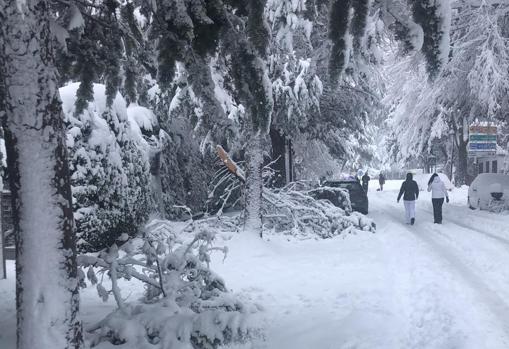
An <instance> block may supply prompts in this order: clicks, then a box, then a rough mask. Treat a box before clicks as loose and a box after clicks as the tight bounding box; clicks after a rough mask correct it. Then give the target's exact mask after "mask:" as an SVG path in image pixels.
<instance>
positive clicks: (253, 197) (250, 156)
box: [246, 133, 263, 236]
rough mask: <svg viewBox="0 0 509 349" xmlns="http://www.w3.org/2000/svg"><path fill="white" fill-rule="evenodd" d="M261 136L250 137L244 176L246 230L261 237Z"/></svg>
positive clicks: (257, 134) (258, 134)
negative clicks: (257, 233) (254, 232)
mask: <svg viewBox="0 0 509 349" xmlns="http://www.w3.org/2000/svg"><path fill="white" fill-rule="evenodd" d="M262 166H263V150H262V136H261V135H260V133H256V134H254V135H252V136H251V139H250V141H249V147H248V151H247V174H246V229H248V230H252V231H256V232H259V234H260V236H261V235H262V213H261V205H262V189H263V180H262Z"/></svg>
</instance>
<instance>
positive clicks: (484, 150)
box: [468, 125, 497, 156]
mask: <svg viewBox="0 0 509 349" xmlns="http://www.w3.org/2000/svg"><path fill="white" fill-rule="evenodd" d="M469 131H470V134H469V136H468V155H469V156H486V155H492V154H496V152H497V127H496V126H479V125H472V126H470V127H469Z"/></svg>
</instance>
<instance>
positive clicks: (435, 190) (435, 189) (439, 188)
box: [428, 176, 448, 199]
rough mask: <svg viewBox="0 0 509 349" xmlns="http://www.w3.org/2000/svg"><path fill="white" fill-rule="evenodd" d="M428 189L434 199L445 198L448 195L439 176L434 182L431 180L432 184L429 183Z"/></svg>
mask: <svg viewBox="0 0 509 349" xmlns="http://www.w3.org/2000/svg"><path fill="white" fill-rule="evenodd" d="M428 191H430V192H431V198H432V199H443V198H444V197H447V196H448V195H447V189H446V188H445V184H444V182H442V180H441V179H440V177H438V176H436V177H435V178H434V179H433V182H431V184H430V185H428Z"/></svg>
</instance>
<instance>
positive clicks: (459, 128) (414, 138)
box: [386, 0, 509, 184]
mask: <svg viewBox="0 0 509 349" xmlns="http://www.w3.org/2000/svg"><path fill="white" fill-rule="evenodd" d="M453 5H454V6H453V9H452V11H451V14H450V15H449V16H450V18H451V19H450V20H451V27H450V44H449V45H448V46H447V47H446V48H445V49H446V50H447V52H446V53H447V55H448V58H447V59H446V60H445V63H444V65H443V66H441V68H440V70H439V71H438V72H437V74H436V76H435V77H434V79H432V80H426V79H425V74H426V73H425V64H424V62H423V60H422V59H421V58H420V57H419V56H418V55H409V56H407V57H406V58H405V59H404V60H400V59H399V57H398V56H392V57H390V56H389V57H388V59H389V60H391V61H393V64H391V65H390V66H389V68H388V70H387V74H389V75H390V76H391V77H398V78H392V79H391V81H392V82H393V83H392V84H391V86H389V88H388V93H387V96H386V101H388V102H389V103H390V108H391V115H392V120H391V124H392V129H393V130H394V137H393V138H394V141H395V142H394V143H393V144H392V152H393V153H394V154H395V155H396V157H397V158H398V159H400V160H403V161H404V160H406V159H409V158H411V157H419V156H421V157H423V158H426V157H429V155H430V154H433V155H434V156H436V157H438V158H439V159H440V158H443V159H444V162H448V163H450V161H451V159H450V157H451V154H452V153H453V151H452V150H451V147H452V146H454V148H455V151H454V152H455V153H456V154H457V156H456V158H455V159H454V161H455V167H456V171H455V174H456V176H455V177H456V183H457V184H463V183H465V181H466V176H467V141H468V126H469V125H470V124H472V123H473V122H474V121H485V122H486V121H491V122H493V123H504V122H506V118H507V115H506V111H505V110H506V109H507V106H508V105H509V103H508V102H509V100H508V97H507V91H508V90H509V84H508V81H509V80H508V73H507V72H508V68H509V42H508V40H509V32H508V31H507V20H508V19H507V6H508V5H509V4H507V3H505V2H495V3H494V2H491V1H490V2H488V1H487V2H484V1H469V0H463V1H455V2H454V4H453ZM402 126H403V127H402ZM451 134H454V139H453V141H454V143H453V144H451V143H452V141H451Z"/></svg>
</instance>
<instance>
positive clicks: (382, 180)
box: [378, 173, 385, 191]
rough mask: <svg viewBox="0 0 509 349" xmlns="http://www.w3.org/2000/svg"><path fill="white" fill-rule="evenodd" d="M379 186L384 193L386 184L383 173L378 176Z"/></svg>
mask: <svg viewBox="0 0 509 349" xmlns="http://www.w3.org/2000/svg"><path fill="white" fill-rule="evenodd" d="M378 184H380V191H383V190H384V184H385V176H384V174H383V173H380V175H379V176H378Z"/></svg>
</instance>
